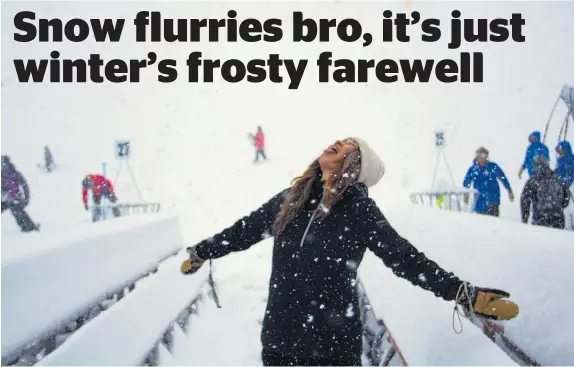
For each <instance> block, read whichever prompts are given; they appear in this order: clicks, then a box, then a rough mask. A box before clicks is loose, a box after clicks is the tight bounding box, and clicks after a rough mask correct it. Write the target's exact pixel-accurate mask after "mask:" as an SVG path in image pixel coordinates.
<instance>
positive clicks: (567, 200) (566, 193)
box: [560, 180, 570, 208]
mask: <svg viewBox="0 0 574 367" xmlns="http://www.w3.org/2000/svg"><path fill="white" fill-rule="evenodd" d="M560 182H562V189H563V190H564V202H563V203H562V207H563V208H566V207H567V206H568V204H569V203H570V190H569V189H568V185H567V184H566V182H564V181H563V180H560Z"/></svg>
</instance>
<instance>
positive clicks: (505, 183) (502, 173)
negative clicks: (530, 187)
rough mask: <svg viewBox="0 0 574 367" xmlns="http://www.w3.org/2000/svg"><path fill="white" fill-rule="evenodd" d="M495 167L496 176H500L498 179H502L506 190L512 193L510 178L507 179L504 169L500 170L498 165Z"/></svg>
mask: <svg viewBox="0 0 574 367" xmlns="http://www.w3.org/2000/svg"><path fill="white" fill-rule="evenodd" d="M495 167H496V176H498V178H499V179H500V181H501V182H502V184H503V185H504V187H505V188H506V190H508V191H512V188H511V187H510V182H509V181H508V178H506V175H505V174H504V171H503V170H502V168H500V166H499V165H498V164H497V165H496V166H495Z"/></svg>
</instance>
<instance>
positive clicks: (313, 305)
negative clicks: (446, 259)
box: [197, 183, 460, 364]
mask: <svg viewBox="0 0 574 367" xmlns="http://www.w3.org/2000/svg"><path fill="white" fill-rule="evenodd" d="M286 193H287V190H286V191H283V192H281V193H279V194H277V195H276V196H274V197H273V198H272V199H271V200H270V201H268V202H267V203H265V204H264V205H262V206H261V207H260V208H259V209H257V210H255V211H253V212H252V213H251V214H250V215H248V216H245V217H243V218H241V219H240V220H238V221H237V222H236V223H235V224H234V225H232V226H231V227H229V228H227V229H225V230H224V231H222V232H221V233H219V234H217V235H215V236H214V237H212V238H210V239H209V240H206V241H203V242H201V243H200V244H198V246H197V254H198V255H199V256H200V257H202V258H204V259H209V258H218V257H221V256H224V255H226V254H228V253H230V252H233V251H241V250H246V249H248V248H249V247H250V246H252V245H253V244H255V243H257V242H259V241H261V240H262V239H264V238H266V237H269V236H270V235H271V227H272V225H273V222H274V221H275V218H276V216H277V214H278V213H279V210H280V208H281V204H282V203H283V200H284V195H285V194H286ZM322 193H323V186H322V184H320V183H319V184H316V185H315V187H314V188H313V190H312V193H311V196H310V197H309V199H308V200H307V202H306V203H305V204H304V205H303V208H302V209H301V210H300V212H299V213H298V214H297V215H296V216H295V218H294V219H293V220H292V221H291V222H290V223H289V224H288V225H287V227H286V228H285V231H284V232H283V233H282V234H281V235H279V236H277V237H275V239H274V245H273V265H272V270H271V278H270V283H269V298H268V304H267V310H266V314H265V318H264V321H263V328H262V343H263V345H264V347H265V348H270V349H271V350H273V351H275V352H277V353H280V354H290V355H292V354H295V355H297V356H302V357H305V356H307V357H309V358H328V359H331V360H339V361H342V362H346V364H352V363H354V361H357V360H358V361H360V356H361V348H362V339H361V333H362V328H361V321H360V318H359V315H360V310H359V303H358V296H357V290H356V278H357V268H358V267H359V265H360V263H361V261H362V259H363V256H364V253H365V251H366V249H367V248H368V249H370V250H371V251H372V252H374V253H375V254H376V255H377V256H378V257H379V258H381V259H382V260H383V262H384V264H385V265H386V266H388V267H389V268H391V269H392V271H393V272H394V274H396V275H397V276H399V277H402V278H405V279H407V280H408V281H410V282H411V283H412V284H414V285H418V286H420V287H422V288H423V289H427V290H430V291H432V292H433V293H434V294H435V295H436V296H438V297H442V298H444V299H445V300H453V299H454V298H455V295H456V291H457V289H458V286H459V285H460V280H459V279H458V278H456V277H455V276H454V275H453V274H452V273H447V272H446V271H445V270H443V269H441V268H440V267H439V266H438V265H437V264H436V263H434V262H433V261H431V260H429V259H427V258H426V257H425V255H424V254H423V253H422V252H419V251H418V250H417V249H416V248H415V247H414V246H412V245H411V244H410V243H409V242H408V241H407V240H406V239H404V238H402V237H401V236H399V235H398V234H397V232H396V231H395V230H394V229H393V228H392V226H391V225H390V223H389V222H388V221H387V220H386V218H385V217H384V215H383V214H382V213H381V211H380V210H379V208H378V207H377V205H376V204H375V202H374V201H373V200H371V199H369V198H368V197H367V188H366V186H364V185H362V184H356V185H354V186H351V187H349V188H348V189H347V191H346V192H345V193H344V194H343V196H342V197H341V199H340V200H339V201H338V202H337V203H336V204H335V205H334V206H333V207H332V208H330V211H329V215H328V216H326V217H325V218H323V219H321V220H316V221H312V222H311V219H312V216H313V213H314V211H315V210H316V209H317V208H318V205H319V202H320V200H321V197H322Z"/></svg>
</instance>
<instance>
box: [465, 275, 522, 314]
mask: <svg viewBox="0 0 574 367" xmlns="http://www.w3.org/2000/svg"><path fill="white" fill-rule="evenodd" d="M508 297H510V293H508V292H505V291H503V290H500V289H493V288H481V287H474V286H472V285H470V284H468V283H466V282H465V283H463V284H461V286H460V287H459V291H458V293H457V297H456V302H457V304H459V305H461V306H463V307H464V308H465V310H466V312H467V313H468V314H475V315H477V316H480V317H484V318H487V319H492V320H511V319H513V318H515V317H516V316H518V305H517V304H516V303H514V302H512V301H510V300H505V299H503V298H508Z"/></svg>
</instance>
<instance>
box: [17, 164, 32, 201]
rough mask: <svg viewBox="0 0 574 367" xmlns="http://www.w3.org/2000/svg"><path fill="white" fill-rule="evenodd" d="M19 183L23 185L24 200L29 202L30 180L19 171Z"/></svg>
mask: <svg viewBox="0 0 574 367" xmlns="http://www.w3.org/2000/svg"><path fill="white" fill-rule="evenodd" d="M17 177H18V183H19V185H20V186H21V187H22V191H24V202H25V203H26V204H28V202H29V201H30V186H28V181H26V179H25V178H24V176H22V174H21V173H20V172H18V173H17Z"/></svg>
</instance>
